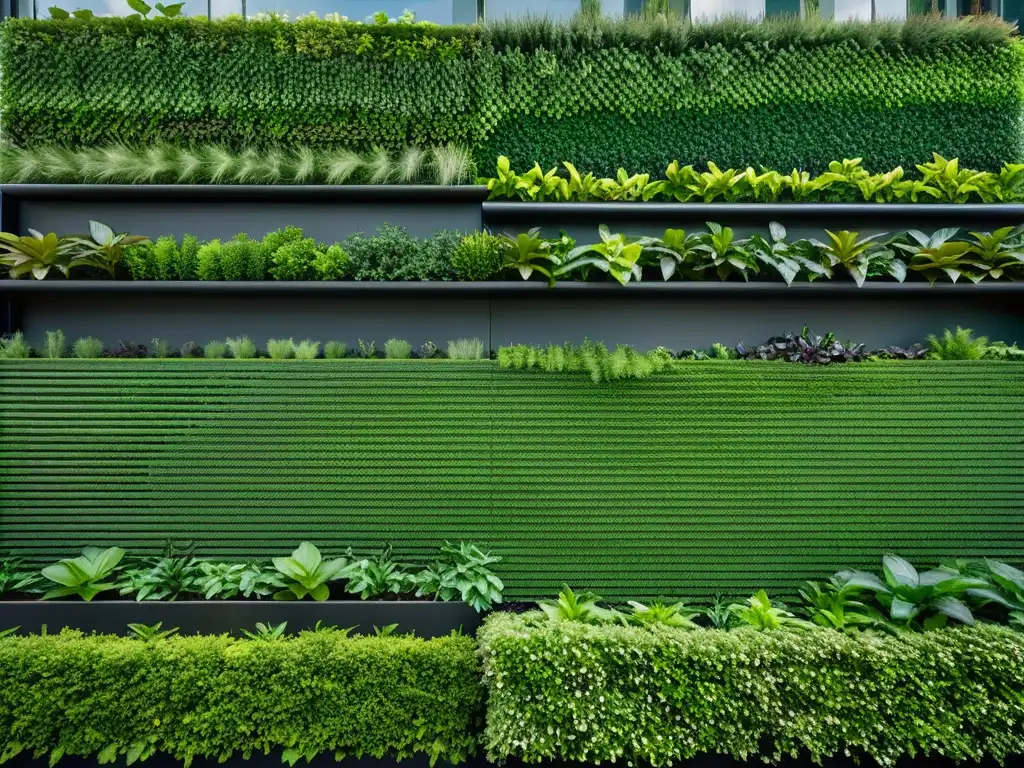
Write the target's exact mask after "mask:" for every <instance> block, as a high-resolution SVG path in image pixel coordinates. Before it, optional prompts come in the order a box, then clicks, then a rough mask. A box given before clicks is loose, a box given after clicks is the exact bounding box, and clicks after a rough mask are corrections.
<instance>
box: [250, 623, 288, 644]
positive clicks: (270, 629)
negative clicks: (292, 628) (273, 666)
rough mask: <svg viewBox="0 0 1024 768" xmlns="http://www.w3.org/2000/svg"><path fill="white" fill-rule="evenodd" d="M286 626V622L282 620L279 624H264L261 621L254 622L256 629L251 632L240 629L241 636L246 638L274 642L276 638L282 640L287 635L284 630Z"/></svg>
mask: <svg viewBox="0 0 1024 768" xmlns="http://www.w3.org/2000/svg"><path fill="white" fill-rule="evenodd" d="M287 628H288V622H287V621H282V622H281V623H280V624H276V625H274V624H264V623H263V622H262V621H257V622H256V631H255V632H251V631H250V630H248V629H240V630H238V631H239V632H241V633H242V637H244V638H246V639H248V640H262V641H263V642H275V641H277V640H283V639H285V637H287V636H286V635H285V633H284V631H285V630H286V629H287Z"/></svg>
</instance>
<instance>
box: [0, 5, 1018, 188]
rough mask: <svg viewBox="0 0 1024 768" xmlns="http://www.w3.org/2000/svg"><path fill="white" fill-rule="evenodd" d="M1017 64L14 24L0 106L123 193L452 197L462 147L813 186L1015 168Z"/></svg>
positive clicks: (862, 35)
mask: <svg viewBox="0 0 1024 768" xmlns="http://www.w3.org/2000/svg"><path fill="white" fill-rule="evenodd" d="M139 2H140V3H141V0H139ZM168 7H170V6H168ZM1021 67H1022V63H1021V60H1020V57H1019V55H1018V49H1017V48H1016V46H1015V43H1014V42H1012V41H1011V40H1010V38H1009V28H1008V27H1007V25H1005V24H1003V23H1001V22H996V21H992V20H984V21H976V20H971V21H962V22H954V21H941V20H936V19H932V18H927V19H912V20H908V21H907V22H906V23H905V24H894V23H891V22H876V23H856V24H851V25H846V24H840V23H834V22H826V21H821V20H817V19H815V20H806V21H793V20H789V19H786V20H775V21H765V22H762V23H760V24H755V23H751V22H744V21H740V20H736V19H728V20H722V21H719V22H715V23H710V24H701V25H690V24H688V23H684V22H682V21H681V20H678V19H676V18H675V17H674V15H672V14H667V15H666V14H660V15H646V16H645V17H644V18H640V19H625V20H621V21H612V20H609V19H604V18H600V17H595V16H593V15H592V14H585V15H581V17H580V18H579V19H577V20H576V21H574V22H571V23H567V24H559V23H553V22H550V21H546V20H541V19H531V20H526V21H518V22H509V23H503V24H501V23H499V24H488V25H484V26H472V27H437V26H433V25H421V24H383V25H378V24H369V25H367V24H357V23H351V22H343V21H327V20H316V19H303V20H300V21H298V22H296V23H294V24H288V23H285V22H283V21H282V20H280V19H277V18H273V17H271V18H266V19H261V20H253V21H248V22H247V21H245V20H242V19H240V18H230V19H225V20H223V21H215V22H208V21H206V20H205V19H188V18H182V17H177V18H161V19H159V23H150V22H147V21H146V20H144V19H141V18H139V19H131V18H129V19H100V18H91V19H83V20H77V19H68V20H54V21H34V20H31V19H16V20H14V23H13V24H11V25H8V26H6V27H5V28H4V29H3V31H2V34H0V69H2V70H3V72H4V75H5V76H4V84H3V89H2V91H0V108H2V109H0V112H2V114H3V126H2V127H3V130H4V133H5V135H6V136H7V137H9V139H10V141H11V143H12V144H13V145H15V146H18V147H30V148H39V151H40V152H42V151H43V149H42V148H45V149H46V150H48V151H49V157H58V158H59V157H60V150H59V149H56V148H57V147H63V146H69V147H82V146H85V147H90V146H98V147H102V149H103V150H105V151H106V152H108V153H109V154H110V156H111V157H114V158H117V157H124V158H125V159H127V160H128V162H126V163H125V164H124V170H119V168H120V167H121V166H119V165H118V163H117V162H105V160H106V158H105V157H104V156H103V155H98V157H97V159H99V160H100V161H101V162H100V163H99V164H86V163H83V162H75V163H61V162H60V161H59V160H58V162H57V163H56V165H58V166H60V165H62V164H63V165H70V166H71V169H72V170H73V169H77V168H87V169H88V170H89V173H90V175H91V176H94V177H95V176H102V175H108V176H114V177H119V178H120V179H123V180H125V181H127V182H129V183H136V182H137V181H139V180H148V179H157V180H164V179H167V178H172V179H174V178H181V177H184V178H186V179H195V180H199V181H203V180H211V181H232V180H245V181H264V180H271V181H273V180H277V179H280V180H282V181H285V182H290V181H304V182H308V180H311V179H317V178H319V177H320V176H323V177H324V178H325V180H327V181H329V182H330V183H340V182H343V181H345V180H348V179H353V178H359V177H363V178H365V179H367V180H370V181H383V180H399V181H404V180H406V179H408V178H410V177H413V178H415V177H416V175H417V173H416V170H415V169H416V165H417V164H418V163H421V166H420V168H421V170H420V171H419V176H420V177H426V178H427V179H433V180H438V181H443V180H447V179H450V178H451V177H452V175H453V174H452V173H451V166H452V165H455V164H458V163H459V158H467V154H468V153H467V152H466V150H465V149H464V148H463V147H464V146H472V148H473V153H474V156H475V158H476V160H477V164H478V165H480V166H481V167H483V166H484V165H487V164H489V163H491V162H493V159H494V158H495V157H497V156H499V155H506V156H509V157H510V158H511V159H512V161H513V163H514V164H515V165H518V166H520V167H529V166H532V165H533V164H534V163H539V166H538V167H542V168H551V167H554V166H556V164H557V163H558V162H559V161H562V160H568V161H570V162H571V163H574V164H575V166H576V167H578V168H581V169H585V170H591V171H594V172H595V173H599V174H603V175H607V176H609V177H614V176H615V174H616V172H617V169H618V167H619V166H620V165H621V166H625V167H628V168H631V169H634V172H635V174H636V175H638V176H642V175H644V174H653V173H655V172H657V170H659V169H661V168H664V167H665V166H666V165H667V164H668V163H669V162H670V161H671V159H672V158H673V157H684V158H687V159H692V160H693V161H695V162H702V163H705V162H706V161H708V160H715V161H717V162H719V164H720V165H721V166H722V167H723V168H725V167H732V168H742V167H745V166H747V165H755V164H757V163H763V164H765V165H766V166H768V167H784V168H792V167H796V168H803V169H805V170H807V171H808V172H811V173H814V172H817V171H820V170H823V169H824V168H825V167H826V166H827V165H828V162H829V161H830V160H832V159H833V158H835V157H838V156H839V155H840V154H841V153H842V152H850V153H854V154H855V155H857V156H861V157H865V158H869V160H870V161H871V162H872V163H875V164H881V165H887V166H889V167H895V166H897V165H904V166H906V167H911V165H912V164H914V163H919V162H920V161H921V160H922V159H925V158H929V157H931V154H932V152H933V151H936V150H937V151H939V152H940V153H942V154H943V155H945V156H946V157H954V156H959V157H960V159H961V162H962V163H963V164H964V165H966V166H971V167H977V168H982V169H988V170H992V171H995V170H996V169H997V168H996V166H997V164H998V163H999V162H1001V161H1002V160H1005V159H1006V157H1007V156H1009V157H1010V158H1016V157H1018V156H1019V155H1021V147H1022V137H1021V135H1020V129H1019V126H1018V121H1017V119H1016V118H1017V115H1018V113H1019V111H1020V104H1021V96H1020V94H1019V89H1018V80H1019V76H1020V71H1021ZM154 72H159V73H162V74H161V76H159V77H158V76H156V75H154V74H153V73H154ZM167 73H172V74H167ZM836 73H842V74H843V76H842V77H836ZM311 82H315V83H317V88H315V89H310V87H309V83H311ZM112 92H116V93H123V94H134V95H140V96H139V97H138V98H133V97H130V96H121V97H118V98H116V99H115V100H114V101H113V102H111V98H110V94H111V93H112ZM267 93H273V94H275V98H274V99H266V98H263V97H262V94H267ZM322 93H330V94H332V97H331V98H330V99H322V98H320V96H319V94H322ZM225 115H230V116H231V119H226V118H225ZM122 142H123V143H126V144H128V145H129V148H128V149H123V148H122V149H119V147H118V144H119V143H122ZM452 143H454V144H456V145H458V146H456V147H455V149H454V151H449V150H448V149H447V145H449V144H452ZM154 145H156V146H158V147H160V149H158V150H157V149H154V150H150V149H148V148H149V147H153V146H154ZM200 145H203V149H199V150H197V149H188V147H196V146H200ZM428 146H433V147H434V149H433V150H428V151H423V150H420V149H413V150H409V149H407V148H408V147H413V148H416V147H428ZM134 147H143V148H147V149H134ZM179 147H180V148H181V149H177V148H179ZM241 147H245V148H246V149H242V150H241V151H232V150H231V149H228V148H241ZM257 148H258V149H257ZM311 148H316V149H311ZM338 148H343V149H338ZM317 153H322V154H323V157H322V158H319V161H317V160H315V159H312V158H311V155H312V157H316V155H317ZM332 155H333V156H332ZM754 155H757V156H754ZM49 157H48V158H47V163H46V164H47V165H49V164H51V161H50V160H49ZM425 158H426V159H425ZM468 165H469V164H468V162H465V160H463V161H462V163H461V167H462V168H463V169H466V168H468ZM94 169H95V170H94ZM22 175H24V174H22ZM30 178H33V177H31V176H30ZM65 178H66V176H65ZM929 184H932V182H929ZM961 186H963V185H961Z"/></svg>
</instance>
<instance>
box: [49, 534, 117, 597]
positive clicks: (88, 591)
mask: <svg viewBox="0 0 1024 768" xmlns="http://www.w3.org/2000/svg"><path fill="white" fill-rule="evenodd" d="M124 555H125V551H124V550H123V549H121V548H120V547H110V548H109V549H100V548H99V547H86V548H85V549H83V550H82V554H81V555H79V556H78V557H74V558H68V559H65V560H61V561H60V562H58V563H56V564H54V565H48V566H47V567H46V568H43V570H42V575H43V576H44V577H45V578H46V579H48V580H49V581H52V582H54V583H55V584H58V585H59V586H56V587H53V588H52V589H50V590H48V591H47V592H46V594H44V595H43V600H52V599H53V598H56V597H68V596H70V595H78V596H79V597H80V598H82V599H83V600H85V601H86V602H89V601H90V600H92V599H93V598H94V597H96V595H98V594H99V593H100V592H105V591H107V590H110V589H116V588H117V584H116V583H115V582H113V581H107V579H108V578H110V577H111V576H113V575H114V572H115V571H116V570H117V566H118V564H119V563H120V562H121V560H122V559H123V558H124Z"/></svg>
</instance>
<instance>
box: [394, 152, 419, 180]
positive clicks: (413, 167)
mask: <svg viewBox="0 0 1024 768" xmlns="http://www.w3.org/2000/svg"><path fill="white" fill-rule="evenodd" d="M426 160H427V153H426V151H424V150H423V149H420V148H419V147H406V148H405V150H403V152H402V155H401V157H399V158H398V164H397V167H396V169H395V176H396V177H397V179H398V181H400V182H402V183H404V184H412V183H413V182H416V181H419V180H420V178H421V176H422V173H423V165H424V163H425V162H426Z"/></svg>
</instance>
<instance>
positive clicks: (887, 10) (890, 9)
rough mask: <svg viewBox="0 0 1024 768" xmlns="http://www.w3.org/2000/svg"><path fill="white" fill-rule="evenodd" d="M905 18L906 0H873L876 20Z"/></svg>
mask: <svg viewBox="0 0 1024 768" xmlns="http://www.w3.org/2000/svg"><path fill="white" fill-rule="evenodd" d="M906 17H907V2H906V0H875V18H876V19H905V18H906Z"/></svg>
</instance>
